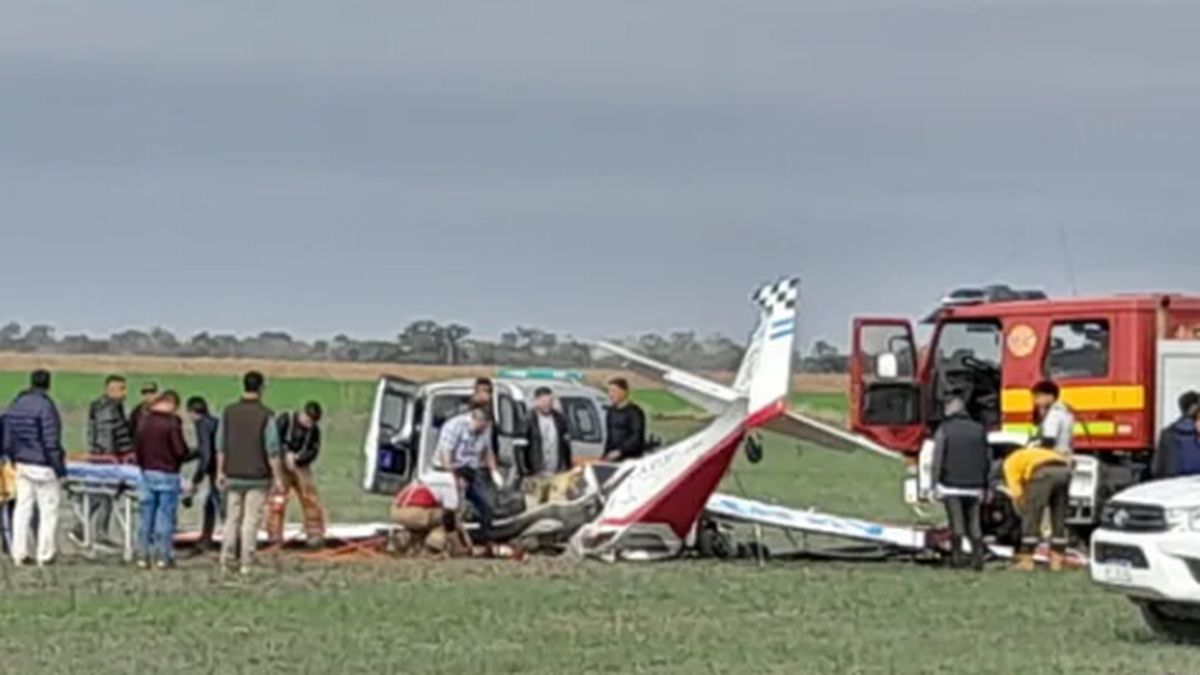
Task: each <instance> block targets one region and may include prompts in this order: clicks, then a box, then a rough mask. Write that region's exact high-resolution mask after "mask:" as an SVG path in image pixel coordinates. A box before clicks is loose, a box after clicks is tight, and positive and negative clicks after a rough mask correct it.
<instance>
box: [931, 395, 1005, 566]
mask: <svg viewBox="0 0 1200 675" xmlns="http://www.w3.org/2000/svg"><path fill="white" fill-rule="evenodd" d="M945 413H946V416H945V420H944V421H943V422H942V424H941V426H940V427H938V430H937V433H936V434H935V435H934V451H933V476H934V479H935V480H936V481H937V491H938V496H939V497H940V498H941V500H942V503H943V504H944V505H945V507H946V515H947V517H948V518H949V520H950V530H951V532H952V534H953V544H952V545H953V547H954V548H953V551H952V553H951V565H952V566H954V567H956V568H961V567H964V566H965V562H966V561H965V560H964V557H963V544H964V543H966V542H968V541H969V542H970V544H971V563H972V566H973V567H974V568H975V570H977V571H982V570H983V564H984V560H985V555H984V550H985V549H984V544H983V520H982V517H981V515H980V511H981V510H982V505H983V503H984V501H985V499H986V494H987V488H988V478H989V474H990V473H991V468H992V452H991V447H990V446H989V445H988V440H987V430H986V429H984V428H983V425H982V424H980V423H979V422H976V421H975V420H973V419H971V418H970V416H969V415H967V406H966V403H965V401H964V400H963V397H962V396H961V395H958V394H955V395H953V396H951V397H950V399H949V400H947V401H946V407H945Z"/></svg>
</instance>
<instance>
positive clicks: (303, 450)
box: [275, 413, 321, 467]
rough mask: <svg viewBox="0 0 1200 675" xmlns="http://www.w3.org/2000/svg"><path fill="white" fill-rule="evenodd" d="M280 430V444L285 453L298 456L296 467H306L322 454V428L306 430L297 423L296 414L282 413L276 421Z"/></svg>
mask: <svg viewBox="0 0 1200 675" xmlns="http://www.w3.org/2000/svg"><path fill="white" fill-rule="evenodd" d="M275 424H276V425H278V429H279V444H280V446H281V447H282V449H283V451H284V452H286V453H291V454H293V455H295V456H296V466H298V467H305V466H309V465H311V464H312V463H313V462H315V461H317V455H319V454H321V427H319V426H317V425H316V424H314V425H312V426H311V427H308V428H307V429H305V428H304V427H303V426H301V425H300V423H299V422H297V421H296V414H295V413H282V414H280V415H279V417H277V418H276V419H275Z"/></svg>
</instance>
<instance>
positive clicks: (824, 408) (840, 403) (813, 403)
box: [792, 393, 847, 414]
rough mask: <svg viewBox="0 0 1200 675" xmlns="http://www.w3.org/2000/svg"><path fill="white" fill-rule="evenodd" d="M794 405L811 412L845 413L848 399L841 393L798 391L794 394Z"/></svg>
mask: <svg viewBox="0 0 1200 675" xmlns="http://www.w3.org/2000/svg"><path fill="white" fill-rule="evenodd" d="M792 405H794V406H795V407H797V408H800V409H801V410H807V411H809V412H817V413H831V414H844V413H845V412H846V406H847V401H846V395H845V394H841V393H836V394H835V393H798V394H794V395H792Z"/></svg>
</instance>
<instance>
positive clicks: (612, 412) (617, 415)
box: [604, 402, 646, 460]
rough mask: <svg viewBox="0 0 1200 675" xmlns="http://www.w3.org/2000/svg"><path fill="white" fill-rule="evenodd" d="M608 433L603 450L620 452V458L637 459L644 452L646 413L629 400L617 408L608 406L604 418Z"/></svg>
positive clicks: (606, 452)
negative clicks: (606, 414) (605, 417)
mask: <svg viewBox="0 0 1200 675" xmlns="http://www.w3.org/2000/svg"><path fill="white" fill-rule="evenodd" d="M605 426H606V427H607V430H608V434H607V436H606V440H605V442H604V452H605V454H608V453H610V452H613V451H619V452H620V453H621V459H622V460H626V459H637V458H638V457H641V456H642V455H643V454H645V452H646V414H645V413H643V412H642V409H641V408H639V407H638V406H637V404H636V403H633V402H630V403H627V404H625V405H623V406H621V407H619V408H615V407H609V409H608V416H607V419H606V420H605Z"/></svg>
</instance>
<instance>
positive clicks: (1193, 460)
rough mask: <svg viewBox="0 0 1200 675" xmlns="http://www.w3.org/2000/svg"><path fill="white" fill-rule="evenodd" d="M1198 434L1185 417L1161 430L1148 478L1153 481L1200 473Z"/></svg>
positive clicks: (1190, 421) (1199, 442)
mask: <svg viewBox="0 0 1200 675" xmlns="http://www.w3.org/2000/svg"><path fill="white" fill-rule="evenodd" d="M1198 433H1200V432H1198V431H1197V429H1196V423H1195V422H1194V421H1193V420H1191V419H1188V418H1186V417H1183V418H1180V419H1178V420H1175V423H1174V424H1172V425H1171V426H1169V427H1167V428H1166V429H1163V430H1162V434H1161V435H1160V436H1159V437H1158V447H1157V448H1155V450H1154V460H1153V462H1151V464H1150V476H1151V477H1152V478H1153V479H1155V480H1162V479H1164V478H1176V477H1179V476H1191V475H1195V474H1196V473H1200V448H1198V447H1197V446H1200V437H1198V436H1197V434H1198Z"/></svg>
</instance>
